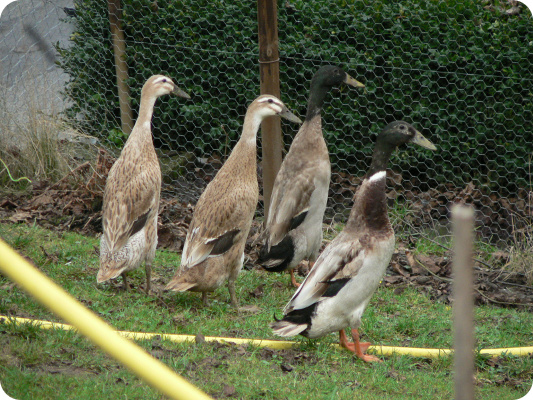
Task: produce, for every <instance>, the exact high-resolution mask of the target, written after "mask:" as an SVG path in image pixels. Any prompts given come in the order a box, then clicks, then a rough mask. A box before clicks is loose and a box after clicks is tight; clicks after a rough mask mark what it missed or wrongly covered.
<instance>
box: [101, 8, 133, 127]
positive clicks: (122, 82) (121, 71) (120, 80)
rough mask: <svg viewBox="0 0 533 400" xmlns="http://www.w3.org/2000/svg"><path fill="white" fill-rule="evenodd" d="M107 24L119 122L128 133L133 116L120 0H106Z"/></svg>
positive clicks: (131, 125)
mask: <svg viewBox="0 0 533 400" xmlns="http://www.w3.org/2000/svg"><path fill="white" fill-rule="evenodd" d="M107 8H108V11H109V24H110V25H111V39H112V41H113V53H114V54H115V71H116V74H117V89H118V101H119V104H120V123H121V128H122V131H123V132H124V133H125V134H127V135H129V134H130V133H131V130H132V129H133V116H132V112H131V105H130V88H129V87H128V85H127V84H126V80H127V79H128V65H127V64H126V58H125V52H126V44H125V42H124V31H123V30H122V8H121V7H120V0H108V2H107Z"/></svg>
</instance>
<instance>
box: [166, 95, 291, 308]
mask: <svg viewBox="0 0 533 400" xmlns="http://www.w3.org/2000/svg"><path fill="white" fill-rule="evenodd" d="M274 115H279V116H280V117H283V118H286V119H288V120H289V121H293V122H298V123H301V121H300V119H299V118H297V117H296V116H295V115H294V114H292V113H291V112H290V111H289V110H288V109H287V107H286V106H285V105H284V104H283V103H282V102H281V100H279V99H278V98H276V97H275V96H271V95H263V96H259V97H258V98H257V99H255V100H254V101H253V102H252V104H250V106H249V107H248V110H247V111H246V115H245V117H244V126H243V131H242V135H241V138H240V139H239V141H238V142H237V144H236V145H235V147H234V148H233V151H232V152H231V154H230V156H229V157H228V159H227V160H226V162H225V163H224V165H223V166H222V168H221V169H220V170H219V171H218V173H217V174H216V176H215V178H214V179H213V180H212V181H211V182H210V183H209V185H207V187H206V189H205V191H204V192H203V193H202V195H201V196H200V199H199V200H198V203H197V204H196V207H195V209H194V214H193V218H192V221H191V224H190V226H189V230H188V232H187V237H186V239H185V245H184V248H183V254H182V256H181V265H180V267H179V269H178V270H177V271H176V274H175V275H174V277H173V278H172V280H171V281H170V282H169V283H168V285H167V286H166V290H174V291H179V292H182V291H186V290H190V291H196V292H202V301H203V303H204V305H205V304H207V292H211V291H214V290H215V289H216V288H218V287H219V286H221V285H222V284H223V283H224V282H226V281H228V290H229V294H230V300H231V304H232V305H233V306H234V307H236V306H237V298H236V295H235V279H236V278H237V275H238V274H239V272H240V270H241V268H242V265H243V262H244V245H245V243H246V238H247V236H248V232H249V231H250V226H251V224H252V219H253V216H254V212H255V209H256V207H257V200H258V196H259V187H258V183H257V144H256V137H257V131H258V130H259V126H260V124H261V121H262V120H263V119H264V118H266V117H269V116H274Z"/></svg>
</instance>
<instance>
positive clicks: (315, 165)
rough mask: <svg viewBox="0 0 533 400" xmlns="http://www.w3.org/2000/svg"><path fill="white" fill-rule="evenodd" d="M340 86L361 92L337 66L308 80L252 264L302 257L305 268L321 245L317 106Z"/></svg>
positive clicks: (324, 158) (273, 267)
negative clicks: (301, 116) (303, 109)
mask: <svg viewBox="0 0 533 400" xmlns="http://www.w3.org/2000/svg"><path fill="white" fill-rule="evenodd" d="M341 84H347V85H350V86H353V87H358V88H364V87H365V85H363V84H362V83H361V82H358V81H356V80H355V79H353V78H352V77H351V76H350V75H348V74H347V73H346V72H344V71H343V70H342V68H340V67H338V66H333V65H326V66H323V67H321V68H320V69H318V71H317V72H316V73H315V75H314V76H313V78H312V79H311V85H310V93H309V99H308V103H307V113H306V116H305V122H304V123H303V124H302V126H301V127H300V130H299V131H298V133H297V134H296V136H295V138H294V140H293V142H292V144H291V146H290V149H289V151H288V153H287V155H286V157H285V159H284V160H283V162H282V164H281V167H280V170H279V172H278V174H277V176H276V179H275V180H274V186H273V188H272V195H271V199H270V207H269V209H268V213H267V214H268V217H267V220H266V224H265V228H264V232H263V235H262V238H263V240H262V242H263V243H262V245H261V248H260V250H259V255H258V259H257V262H258V264H259V265H260V266H262V267H263V268H264V269H265V270H266V271H270V272H281V271H286V270H288V271H289V273H290V276H291V282H292V285H293V286H295V287H298V285H299V284H298V283H297V282H296V279H295V277H294V269H295V268H296V267H298V266H299V265H300V263H301V262H302V261H303V260H304V259H307V260H308V261H309V263H310V266H312V264H313V263H314V261H315V260H316V258H317V256H318V252H319V250H320V247H321V245H322V220H323V218H324V212H325V210H326V203H327V199H328V190H329V183H330V179H331V164H330V160H329V152H328V148H327V145H326V142H325V140H324V136H323V134H322V117H321V112H322V107H323V105H324V100H325V98H326V95H327V94H328V92H329V91H330V90H331V89H332V88H334V87H339V86H340V85H341Z"/></svg>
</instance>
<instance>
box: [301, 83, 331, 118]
mask: <svg viewBox="0 0 533 400" xmlns="http://www.w3.org/2000/svg"><path fill="white" fill-rule="evenodd" d="M311 85H312V86H311V90H310V93H309V100H308V101H307V114H306V116H305V119H306V120H311V119H312V118H313V117H315V116H316V115H317V114H320V112H321V111H322V107H323V106H324V100H325V99H326V95H327V93H328V91H329V88H327V87H325V86H318V85H313V84H311Z"/></svg>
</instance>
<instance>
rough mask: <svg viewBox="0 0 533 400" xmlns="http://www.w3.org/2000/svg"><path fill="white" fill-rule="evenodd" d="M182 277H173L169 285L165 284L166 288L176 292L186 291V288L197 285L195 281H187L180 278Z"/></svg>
mask: <svg viewBox="0 0 533 400" xmlns="http://www.w3.org/2000/svg"><path fill="white" fill-rule="evenodd" d="M180 278H181V277H175V278H173V279H172V280H171V281H170V282H169V283H168V284H167V286H165V289H164V290H172V291H174V292H185V291H186V290H189V289H191V288H193V287H194V286H196V284H195V283H194V282H187V281H183V280H181V279H180Z"/></svg>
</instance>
